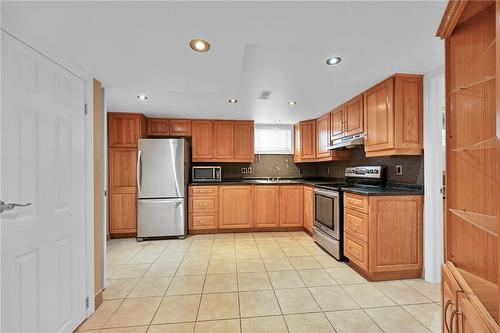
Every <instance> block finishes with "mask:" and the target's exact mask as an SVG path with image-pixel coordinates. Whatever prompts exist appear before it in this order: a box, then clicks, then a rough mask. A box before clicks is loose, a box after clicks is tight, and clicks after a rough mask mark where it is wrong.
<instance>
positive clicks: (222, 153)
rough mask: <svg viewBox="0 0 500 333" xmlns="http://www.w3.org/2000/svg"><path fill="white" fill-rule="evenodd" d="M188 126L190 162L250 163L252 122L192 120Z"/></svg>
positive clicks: (252, 144)
mask: <svg viewBox="0 0 500 333" xmlns="http://www.w3.org/2000/svg"><path fill="white" fill-rule="evenodd" d="M191 126H192V129H191V131H192V149H191V151H192V160H193V162H241V163H251V162H253V160H254V140H253V137H254V133H253V132H254V122H253V121H233V120H193V121H192V125H191Z"/></svg>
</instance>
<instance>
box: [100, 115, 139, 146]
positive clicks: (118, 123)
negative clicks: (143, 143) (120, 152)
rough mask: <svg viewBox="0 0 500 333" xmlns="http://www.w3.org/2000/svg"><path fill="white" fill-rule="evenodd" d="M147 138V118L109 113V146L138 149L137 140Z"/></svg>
mask: <svg viewBox="0 0 500 333" xmlns="http://www.w3.org/2000/svg"><path fill="white" fill-rule="evenodd" d="M145 136H146V118H145V117H144V116H143V115H142V114H139V113H122V112H110V113H108V146H109V147H112V148H119V147H122V148H124V147H129V148H130V147H137V140H138V139H139V138H141V137H145Z"/></svg>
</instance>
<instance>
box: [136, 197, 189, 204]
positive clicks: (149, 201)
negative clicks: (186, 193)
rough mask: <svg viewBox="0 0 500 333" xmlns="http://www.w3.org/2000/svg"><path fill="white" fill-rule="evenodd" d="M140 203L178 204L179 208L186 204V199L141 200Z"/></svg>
mask: <svg viewBox="0 0 500 333" xmlns="http://www.w3.org/2000/svg"><path fill="white" fill-rule="evenodd" d="M139 202H140V203H145V204H148V203H150V204H159V203H177V206H179V205H180V204H182V203H183V202H184V198H173V199H139Z"/></svg>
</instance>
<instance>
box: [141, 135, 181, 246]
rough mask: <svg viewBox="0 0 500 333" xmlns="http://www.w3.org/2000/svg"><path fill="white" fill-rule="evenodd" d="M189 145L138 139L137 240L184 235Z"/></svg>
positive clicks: (178, 140) (173, 140) (170, 141)
mask: <svg viewBox="0 0 500 333" xmlns="http://www.w3.org/2000/svg"><path fill="white" fill-rule="evenodd" d="M188 172H189V145H188V143H187V141H186V140H184V139H139V148H138V152H137V189H138V205H137V206H138V208H137V209H138V222H137V240H138V241H141V240H143V239H144V238H153V237H172V236H177V237H184V236H186V232H187V224H186V221H187V218H186V215H187V214H186V213H187V210H186V209H187V201H186V197H187V196H186V192H187V183H188V181H189V174H188Z"/></svg>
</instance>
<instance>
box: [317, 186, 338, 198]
mask: <svg viewBox="0 0 500 333" xmlns="http://www.w3.org/2000/svg"><path fill="white" fill-rule="evenodd" d="M314 193H315V194H321V195H324V196H326V197H330V198H338V197H339V192H337V191H326V190H321V189H318V188H316V189H314Z"/></svg>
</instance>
